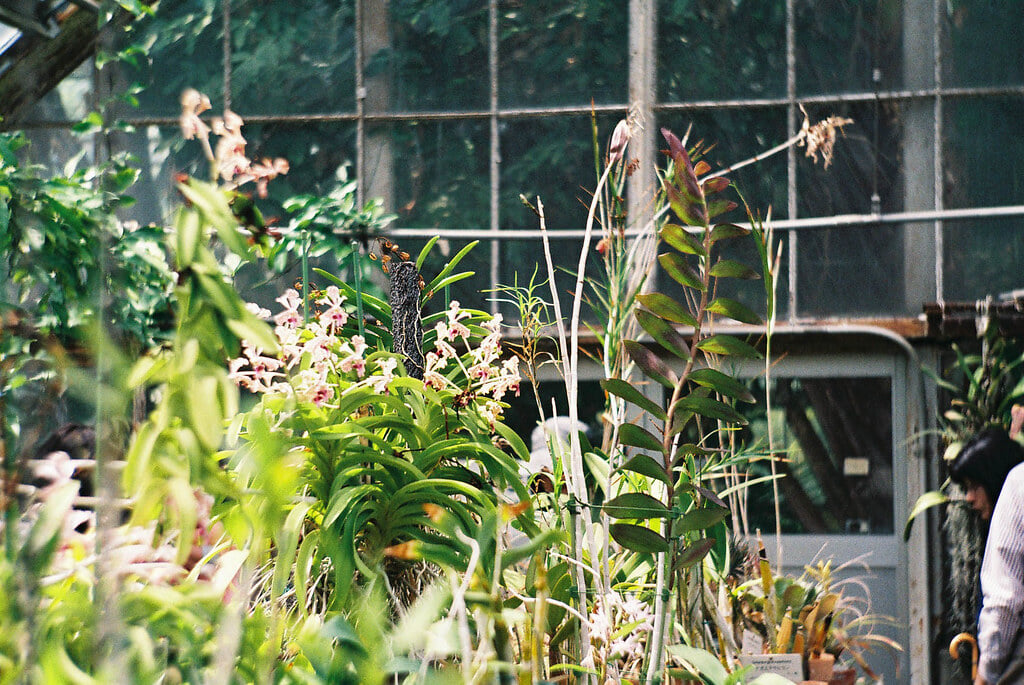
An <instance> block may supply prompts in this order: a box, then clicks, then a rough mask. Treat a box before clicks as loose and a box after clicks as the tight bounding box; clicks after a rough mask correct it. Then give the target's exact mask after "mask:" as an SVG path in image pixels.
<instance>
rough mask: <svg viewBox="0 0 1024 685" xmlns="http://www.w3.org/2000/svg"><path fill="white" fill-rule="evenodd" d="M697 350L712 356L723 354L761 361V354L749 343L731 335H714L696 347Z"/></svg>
mask: <svg viewBox="0 0 1024 685" xmlns="http://www.w3.org/2000/svg"><path fill="white" fill-rule="evenodd" d="M696 347H697V349H699V350H703V351H704V352H710V353H712V354H722V355H728V356H732V357H740V358H743V359H760V358H761V353H760V352H758V351H757V350H756V349H754V348H753V347H752V346H751V345H750V344H749V343H746V342H743V341H742V340H740V339H739V338H735V337H733V336H731V335H712V336H711V337H709V338H704V339H703V340H701V341H700V342H698V343H697V345H696Z"/></svg>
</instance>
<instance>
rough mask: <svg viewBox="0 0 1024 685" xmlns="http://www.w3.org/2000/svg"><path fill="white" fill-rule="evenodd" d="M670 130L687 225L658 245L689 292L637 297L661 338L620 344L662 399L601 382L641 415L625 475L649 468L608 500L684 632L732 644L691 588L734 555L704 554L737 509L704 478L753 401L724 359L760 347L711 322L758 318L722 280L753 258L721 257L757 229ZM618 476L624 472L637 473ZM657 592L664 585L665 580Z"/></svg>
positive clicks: (621, 435)
mask: <svg viewBox="0 0 1024 685" xmlns="http://www.w3.org/2000/svg"><path fill="white" fill-rule="evenodd" d="M663 134H664V136H665V139H666V141H667V142H668V145H669V150H668V155H669V162H670V163H669V167H668V169H667V171H666V172H665V174H664V176H663V178H662V188H663V191H664V196H665V200H666V202H667V203H668V205H669V207H670V208H671V211H672V213H673V214H674V215H675V218H676V219H677V220H678V221H681V222H682V224H683V225H684V226H681V225H677V224H674V223H667V224H665V225H664V226H663V227H662V229H661V231H660V233H661V238H662V244H663V245H666V246H668V247H669V248H670V251H668V252H665V253H662V254H661V255H659V256H658V263H659V264H660V265H661V267H662V270H663V272H664V273H665V274H666V275H667V276H669V277H670V278H671V279H672V280H674V281H675V282H676V283H677V284H678V285H679V286H681V287H682V289H683V293H684V297H683V298H676V297H673V296H672V295H669V294H667V293H648V294H644V295H641V296H639V297H638V298H637V300H638V304H637V307H636V311H635V317H636V322H637V323H638V324H639V326H640V328H641V329H642V330H643V331H644V332H645V333H646V334H647V335H648V336H649V339H650V340H652V341H653V345H652V344H651V343H647V342H642V341H641V340H636V339H627V340H624V341H623V342H622V347H623V350H624V351H625V353H626V355H628V357H629V359H630V360H631V361H632V362H633V363H634V364H635V365H636V368H637V369H638V370H639V371H641V372H642V373H643V375H644V376H646V377H647V378H649V379H651V380H653V381H655V382H656V383H658V384H659V385H661V386H663V387H664V388H665V391H666V393H667V394H668V395H669V399H668V400H667V402H666V403H665V404H661V403H659V402H655V401H654V400H652V399H650V398H649V397H648V396H646V395H644V394H641V393H640V392H638V391H637V390H636V388H635V387H634V384H633V383H627V382H625V381H623V380H620V379H615V378H610V379H608V380H605V381H604V382H603V383H602V387H603V388H604V389H605V391H607V392H608V393H610V394H611V395H614V396H615V397H617V398H619V399H621V400H625V401H626V402H628V403H630V404H632V405H634V406H635V407H637V408H639V409H640V410H642V412H643V416H644V418H643V419H642V420H635V421H633V422H631V423H623V424H622V425H620V426H619V427H618V443H619V445H620V446H621V447H622V448H623V449H624V451H634V450H639V451H637V452H634V454H633V456H632V457H631V458H630V459H629V460H628V461H627V462H626V463H625V464H623V465H622V466H620V467H619V469H618V473H619V474H620V477H625V476H627V475H630V474H639V475H641V476H644V477H645V479H650V480H647V482H646V483H644V484H643V485H641V489H640V491H639V492H633V491H631V490H628V489H627V490H626V491H625V492H623V493H622V494H619V495H618V496H616V497H613V498H612V499H611V500H610V501H608V502H606V503H605V505H604V509H603V510H604V512H605V513H606V514H607V515H608V516H609V517H610V518H611V519H612V520H613V521H615V523H612V524H611V526H610V527H609V532H610V533H611V536H612V538H613V539H614V540H615V541H616V542H617V543H619V544H620V545H622V546H623V547H624V548H625V549H627V550H630V551H632V552H635V553H637V554H639V555H652V554H655V553H656V554H658V555H661V557H660V558H663V559H664V560H663V561H657V562H656V563H657V564H664V576H663V577H664V578H665V579H666V580H665V584H664V586H663V588H664V590H665V591H667V592H672V591H673V590H674V589H677V591H678V593H679V594H678V604H677V608H676V611H677V612H678V620H679V621H680V624H681V628H682V634H683V635H684V636H685V639H686V640H687V641H688V642H689V643H691V644H694V645H704V646H705V647H706V648H708V649H714V650H717V648H718V646H719V640H721V641H722V644H725V643H726V642H730V641H731V640H732V637H731V636H730V635H728V634H727V633H728V630H727V629H725V628H724V626H721V625H718V626H717V628H716V630H717V631H718V636H717V637H711V638H710V640H711V641H709V642H706V640H707V639H708V637H707V636H708V635H709V633H708V632H707V631H706V626H708V625H716V622H715V621H716V617H717V609H716V608H715V607H714V606H712V605H710V604H709V603H708V601H707V598H706V593H705V592H703V591H700V590H697V591H696V592H694V591H693V588H694V587H695V585H694V584H695V583H696V587H698V588H699V587H700V586H701V585H702V584H704V583H707V582H708V581H707V580H706V579H705V576H704V573H705V572H704V564H702V563H701V561H702V560H703V559H705V558H706V557H707V558H709V559H712V560H714V561H715V563H716V564H723V563H727V556H726V555H724V554H723V553H721V552H719V553H718V554H716V555H712V556H711V557H708V555H709V554H710V553H711V552H712V550H714V549H716V548H721V549H722V550H724V549H725V542H726V541H725V536H726V534H727V532H726V528H725V526H724V523H723V520H724V519H725V518H726V517H727V516H728V514H729V510H728V508H727V506H726V504H725V502H724V501H723V500H722V499H720V498H719V497H718V496H717V495H716V494H715V493H714V492H712V491H711V490H709V489H707V488H706V487H705V486H704V485H703V483H704V482H705V481H707V480H709V479H711V478H712V477H714V474H716V473H717V472H719V471H721V470H727V469H731V468H736V467H737V466H739V465H740V464H741V463H742V460H743V457H742V455H741V454H740V453H736V452H733V451H729V450H720V449H715V448H714V444H715V442H716V441H718V442H719V444H724V440H722V439H721V436H723V435H724V433H723V431H725V430H728V428H729V427H730V426H739V425H742V424H743V423H745V421H744V419H743V417H742V415H741V414H740V413H739V412H737V411H736V409H735V408H734V406H733V405H734V404H735V403H736V402H738V401H739V402H752V401H753V400H754V398H753V396H752V395H751V393H750V392H749V390H748V389H747V388H746V386H745V385H744V384H743V383H742V382H740V381H738V380H736V379H735V378H733V377H732V376H730V375H728V374H726V373H723V372H722V371H720V370H718V368H720V366H721V364H722V362H721V361H720V360H721V359H722V358H728V357H736V358H751V357H758V356H759V353H758V352H757V351H756V350H755V349H754V348H753V347H752V346H751V345H750V344H748V343H746V342H744V341H742V340H739V339H737V338H734V337H732V336H727V335H720V334H715V333H714V325H715V323H716V322H717V321H718V320H729V319H731V320H733V321H737V322H740V323H752V324H753V323H759V322H760V319H759V317H757V315H756V314H754V313H753V312H751V311H750V310H749V309H748V308H747V307H745V306H744V305H742V304H740V303H739V302H736V301H735V300H731V299H729V298H726V297H721V296H716V293H717V292H718V290H719V288H718V282H719V281H720V280H723V279H733V278H740V279H750V278H756V277H759V276H758V273H757V272H756V271H755V270H754V269H752V268H750V267H748V266H746V265H743V264H740V263H738V262H736V261H734V260H731V259H725V258H722V257H721V256H719V252H720V250H721V247H722V243H724V242H725V241H728V240H731V239H734V238H737V237H746V236H748V235H749V233H750V232H749V231H747V230H744V229H742V228H739V227H737V226H735V225H733V224H728V223H717V222H716V220H717V219H718V217H719V216H720V215H722V214H724V213H726V212H728V211H730V210H732V209H734V208H735V207H736V203H734V202H731V201H728V200H722V199H719V197H718V195H719V193H721V192H722V191H723V190H725V189H726V188H727V187H728V186H729V183H728V181H726V180H725V179H722V178H720V177H714V176H711V175H709V173H708V172H709V171H710V167H709V166H708V165H707V164H706V163H704V162H698V163H697V164H696V165H694V163H693V162H692V161H691V158H692V156H694V155H697V156H699V154H700V148H699V147H697V148H695V149H694V150H693V151H691V152H688V151H687V150H686V149H685V147H684V145H683V143H682V142H681V141H680V140H679V139H678V138H676V136H675V135H673V134H672V133H670V132H669V131H667V130H663ZM678 323H684V324H688V325H690V326H691V327H692V329H693V330H692V332H691V333H689V334H688V335H685V336H684V335H683V334H681V333H679V332H678V331H677V329H676V326H675V325H676V324H678ZM655 345H657V346H658V347H660V348H661V349H662V350H664V351H665V352H668V353H669V354H671V355H674V356H675V357H677V358H678V359H679V361H680V363H681V364H682V365H683V366H682V371H681V372H679V371H677V370H676V368H675V367H672V366H670V365H669V364H668V363H666V361H664V357H663V355H662V354H661V353H659V352H658V351H656V350H657V348H656V347H655ZM646 426H651V427H652V428H653V430H649V429H648V428H647V427H646ZM716 436H718V437H716ZM622 482H623V483H624V484H625V483H628V482H629V479H628V478H626V479H625V480H623V481H622ZM620 487H621V486H620ZM652 561H654V560H653V559H652ZM725 568H726V567H720V569H719V570H718V571H716V572H715V574H720V575H721V576H724V570H725ZM659 577H662V576H661V575H659ZM656 592H662V587H661V586H659V588H657V589H656ZM688 595H689V596H688ZM670 611H671V609H670V608H669V607H668V606H667V604H666V603H664V602H658V603H657V604H656V610H655V627H654V632H653V634H652V638H651V640H652V644H653V647H652V649H651V651H650V653H649V660H648V661H647V669H648V671H647V676H648V677H652V675H653V674H655V673H658V672H659V671H660V664H661V658H662V657H661V651H660V641H663V640H665V639H666V637H665V630H666V626H669V625H671V621H670V620H668V618H667V616H668V614H669V613H670ZM722 671H723V677H724V669H722ZM709 682H718V681H717V680H713V681H709ZM730 682H731V681H730Z"/></svg>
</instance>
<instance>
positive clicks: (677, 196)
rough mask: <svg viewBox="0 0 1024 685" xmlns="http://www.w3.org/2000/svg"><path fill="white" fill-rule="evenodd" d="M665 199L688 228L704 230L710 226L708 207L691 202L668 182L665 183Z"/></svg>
mask: <svg viewBox="0 0 1024 685" xmlns="http://www.w3.org/2000/svg"><path fill="white" fill-rule="evenodd" d="M664 188H665V197H667V198H668V204H669V206H670V207H672V211H673V212H675V215H676V216H677V217H679V219H680V220H681V221H682V222H683V223H684V224H686V225H688V226H695V227H697V228H704V227H706V226H707V225H708V214H707V207H705V205H704V204H703V203H698V202H693V201H692V200H689V199H688V198H687V197H686V196H685V195H684V194H683V193H682V192H680V191H679V190H678V189H677V188H676V187H675V186H673V185H672V184H671V183H669V182H668V181H667V180H666V181H665V183H664Z"/></svg>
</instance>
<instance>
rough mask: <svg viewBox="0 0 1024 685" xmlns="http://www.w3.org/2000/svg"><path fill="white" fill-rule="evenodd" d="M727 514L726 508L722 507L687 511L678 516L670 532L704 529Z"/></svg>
mask: <svg viewBox="0 0 1024 685" xmlns="http://www.w3.org/2000/svg"><path fill="white" fill-rule="evenodd" d="M728 515H729V510H728V509H723V508H722V507H716V506H711V507H701V508H700V509H694V510H692V511H688V512H686V513H685V514H683V515H682V516H681V517H679V520H677V521H676V522H675V524H674V525H673V526H672V533H673V534H676V533H677V532H678V533H687V532H690V531H694V530H706V529H708V528H710V527H711V526H713V525H715V524H716V523H718V522H719V521H721V520H722V519H724V518H725V517H726V516H728Z"/></svg>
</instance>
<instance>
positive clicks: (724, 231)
mask: <svg viewBox="0 0 1024 685" xmlns="http://www.w3.org/2000/svg"><path fill="white" fill-rule="evenodd" d="M748 235H750V229H749V228H743V227H742V226H737V225H736V224H718V225H716V226H715V227H714V228H712V229H711V242H713V243H714V242H717V241H719V240H726V239H727V238H745V237H746V236H748Z"/></svg>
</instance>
